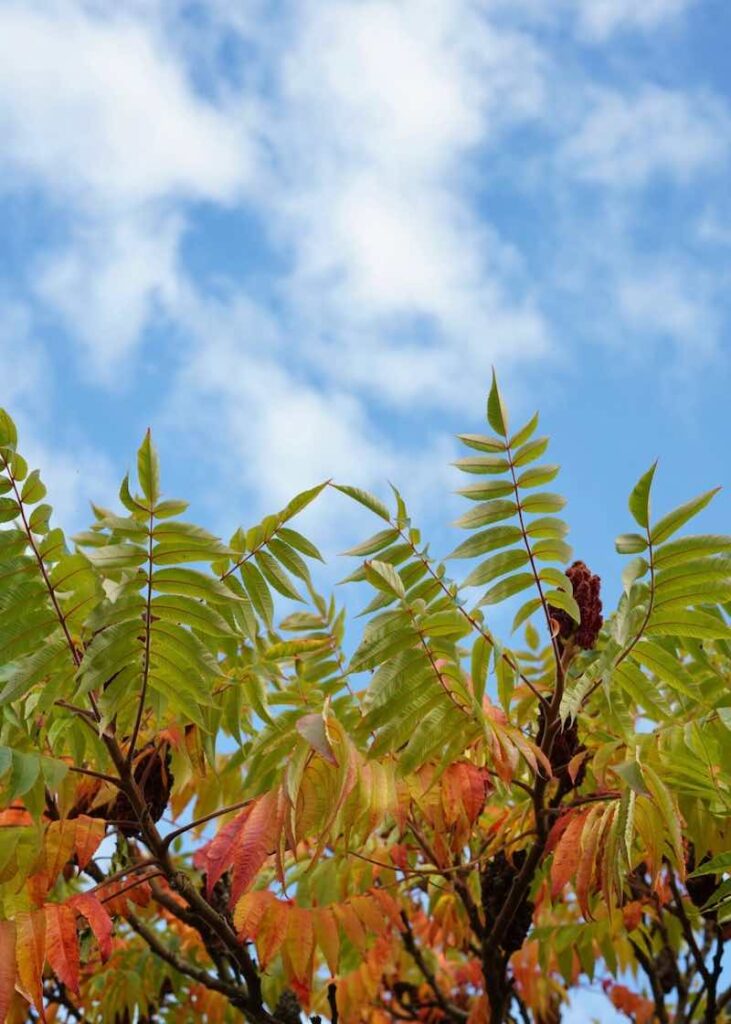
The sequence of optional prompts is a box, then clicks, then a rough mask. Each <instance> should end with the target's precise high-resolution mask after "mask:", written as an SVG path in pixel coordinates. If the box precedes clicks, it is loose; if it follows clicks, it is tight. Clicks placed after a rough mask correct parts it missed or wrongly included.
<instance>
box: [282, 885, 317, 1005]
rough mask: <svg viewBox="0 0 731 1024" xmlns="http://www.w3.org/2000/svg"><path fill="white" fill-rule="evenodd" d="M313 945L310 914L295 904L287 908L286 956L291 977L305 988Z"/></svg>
mask: <svg viewBox="0 0 731 1024" xmlns="http://www.w3.org/2000/svg"><path fill="white" fill-rule="evenodd" d="M314 945H315V934H314V930H313V927H312V912H311V911H309V910H305V908H304V907H298V906H297V905H296V904H295V905H294V906H292V907H290V908H289V914H288V919H287V945H286V949H287V956H288V957H289V962H290V964H291V965H292V974H293V977H294V978H295V979H296V980H297V981H299V982H300V983H301V984H303V985H305V986H307V987H309V983H310V975H311V973H312V950H313V948H314Z"/></svg>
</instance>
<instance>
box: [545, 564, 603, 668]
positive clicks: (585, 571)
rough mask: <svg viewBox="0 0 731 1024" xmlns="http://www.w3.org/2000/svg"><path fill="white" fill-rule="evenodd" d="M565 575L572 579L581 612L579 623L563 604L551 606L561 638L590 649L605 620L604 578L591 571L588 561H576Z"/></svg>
mask: <svg viewBox="0 0 731 1024" xmlns="http://www.w3.org/2000/svg"><path fill="white" fill-rule="evenodd" d="M566 575H567V576H568V578H569V579H570V580H571V586H572V588H573V591H574V599H575V601H576V603H577V604H578V606H579V611H580V613H581V622H580V624H579V625H578V626H577V625H576V623H575V622H574V620H573V619H572V618H571V616H570V615H569V614H568V612H565V611H563V609H561V608H551V616H552V617H553V618H554V619H555V620H556V622H557V623H558V626H559V636H560V637H561V639H562V640H568V639H572V640H573V641H574V643H575V644H576V645H577V647H581V648H583V649H584V650H585V651H588V650H591V648H592V647H593V646H594V644H595V643H596V640H597V637H598V636H599V631H600V629H601V628H602V624H603V622H604V619H603V617H602V602H601V599H600V597H599V591H600V589H601V585H602V581H601V579H600V578H599V576H595V575H593V574H592V572H591V569H589V567H588V566H587V565H586V563H585V562H574V564H573V565H572V566H571V567H570V568H569V569H567V570H566Z"/></svg>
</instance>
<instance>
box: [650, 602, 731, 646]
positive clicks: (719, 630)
mask: <svg viewBox="0 0 731 1024" xmlns="http://www.w3.org/2000/svg"><path fill="white" fill-rule="evenodd" d="M645 632H646V633H647V635H648V636H681V637H694V638H695V639H696V640H731V628H729V627H728V626H727V625H726V623H725V622H723V621H722V620H721V619H717V618H716V617H715V616H714V615H710V614H709V613H707V612H701V611H682V610H681V609H677V608H668V609H660V610H658V611H655V612H653V614H652V617H651V618H650V621H649V623H648V625H647V628H646V630H645Z"/></svg>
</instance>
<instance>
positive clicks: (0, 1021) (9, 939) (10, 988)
mask: <svg viewBox="0 0 731 1024" xmlns="http://www.w3.org/2000/svg"><path fill="white" fill-rule="evenodd" d="M14 991H15V922H14V921H0V1024H4V1021H5V1018H6V1017H7V1015H8V1010H9V1009H10V1004H11V1003H12V1001H13V992H14Z"/></svg>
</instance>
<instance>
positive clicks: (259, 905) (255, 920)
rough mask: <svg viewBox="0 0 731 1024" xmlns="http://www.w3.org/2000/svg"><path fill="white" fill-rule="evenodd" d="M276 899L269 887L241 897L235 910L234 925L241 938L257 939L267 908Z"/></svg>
mask: <svg viewBox="0 0 731 1024" xmlns="http://www.w3.org/2000/svg"><path fill="white" fill-rule="evenodd" d="M275 900H276V896H275V895H274V893H273V892H269V890H268V889H264V890H259V889H257V890H256V892H247V893H246V894H245V895H244V896H242V897H241V899H240V900H239V902H238V903H237V904H236V908H235V910H234V927H235V929H236V932H237V934H238V936H239V938H241V939H255V938H256V933H257V931H258V929H259V925H260V924H261V919H262V917H263V916H264V913H265V912H266V910H267V908H268V907H269V906H270V905H271V904H272V902H273V901H275Z"/></svg>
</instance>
